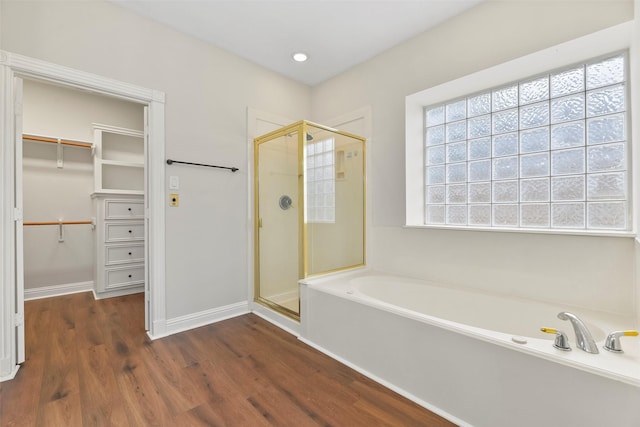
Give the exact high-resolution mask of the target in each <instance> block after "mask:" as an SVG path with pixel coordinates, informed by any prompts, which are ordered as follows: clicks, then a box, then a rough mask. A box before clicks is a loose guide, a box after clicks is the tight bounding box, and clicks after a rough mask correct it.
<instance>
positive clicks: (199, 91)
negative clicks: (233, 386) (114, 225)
mask: <svg viewBox="0 0 640 427" xmlns="http://www.w3.org/2000/svg"><path fill="white" fill-rule="evenodd" d="M632 16H633V4H632V2H630V1H616V0H601V1H579V0H577V1H566V2H565V1H553V2H551V1H545V0H536V1H522V0H508V1H487V2H486V3H483V4H481V5H480V6H478V7H476V8H474V9H471V10H469V11H467V12H465V13H464V14H462V15H460V16H458V17H456V18H454V19H452V20H450V21H448V22H446V23H444V24H442V25H440V26H439V27H437V28H435V29H433V30H431V31H428V32H426V33H424V34H422V35H420V36H418V37H416V38H414V39H412V40H410V41H408V42H406V43H403V44H401V45H399V46H397V47H396V48H393V49H391V50H389V51H387V52H385V53H383V54H382V55H379V56H377V57H375V58H373V59H372V60H370V61H367V62H365V63H363V64H361V65H359V66H356V67H354V68H352V69H351V70H349V71H347V72H345V73H343V74H342V75H340V76H338V77H336V78H333V79H331V80H329V81H327V82H325V83H323V84H321V85H319V86H317V87H315V88H313V89H310V88H308V87H306V86H304V85H301V84H298V83H295V82H292V81H290V80H288V79H286V78H284V77H281V76H278V75H276V74H274V73H272V72H270V71H267V70H265V69H263V68H260V67H258V66H255V65H252V64H250V63H248V62H246V61H244V60H242V59H240V58H238V57H236V56H233V55H231V54H229V53H227V52H224V51H222V50H220V49H216V48H214V47H211V46H208V45H205V44H204V43H202V42H200V41H198V40H196V39H193V38H189V37H187V36H184V35H181V34H179V33H177V32H175V31H173V30H170V29H168V28H166V27H164V26H162V25H159V24H156V23H153V22H151V21H148V20H146V19H142V18H140V17H138V16H137V15H135V14H133V13H131V12H129V11H126V10H123V9H121V8H119V7H117V6H115V5H112V4H110V3H108V2H104V1H80V2H73V1H68V2H67V1H60V2H50V1H29V2H27V1H3V2H2V3H0V20H1V21H0V43H1V44H0V47H1V48H2V49H5V50H8V51H13V52H16V53H20V54H24V55H28V56H32V57H35V58H39V59H43V60H47V61H51V62H54V63H59V64H63V65H67V66H70V67H74V68H78V69H81V70H85V71H90V72H94V73H97V74H100V75H104V76H108V77H112V78H116V79H119V80H123V81H126V82H130V83H134V84H139V85H142V86H146V87H150V88H153V89H157V90H161V91H164V92H166V94H167V104H166V119H167V121H166V133H167V135H166V136H167V140H166V157H171V158H176V159H183V160H190V159H198V160H200V161H207V162H214V163H221V164H231V165H235V166H238V167H240V168H241V171H239V172H237V173H236V174H231V173H225V172H223V171H211V170H203V169H197V168H188V167H180V166H171V167H168V168H167V176H169V175H179V176H180V185H181V188H180V191H179V192H180V201H181V206H180V207H179V208H172V209H169V208H167V224H166V226H167V228H166V243H167V257H166V260H164V262H165V266H166V273H167V304H168V306H167V315H168V316H167V317H168V318H174V317H178V316H181V315H186V314H190V313H196V312H198V311H203V310H207V309H211V308H215V307H219V306H224V305H226V304H231V303H235V302H239V301H243V300H246V298H247V283H248V277H247V274H248V273H247V271H248V261H247V253H248V250H247V239H246V230H247V227H248V226H249V222H248V220H247V218H246V214H245V213H246V212H247V188H248V181H247V180H248V179H249V177H248V176H247V172H246V170H245V169H246V167H245V165H246V164H247V156H248V151H247V150H248V147H247V143H246V135H247V129H246V108H247V107H248V106H249V107H253V108H256V109H259V110H261V111H266V112H271V113H274V114H279V115H283V116H286V117H291V118H292V119H299V118H303V117H304V118H311V119H313V120H315V121H318V122H321V123H322V120H324V119H328V118H331V117H337V116H339V115H342V114H344V113H346V112H349V111H354V110H356V109H358V108H360V107H363V106H367V105H369V106H371V107H372V112H373V122H372V123H373V126H372V139H371V140H370V144H369V146H368V150H369V151H370V153H369V154H370V157H369V158H370V159H371V161H370V162H369V164H368V165H367V167H368V171H369V177H368V178H369V179H368V184H369V190H370V193H369V197H370V199H371V200H370V205H371V206H372V209H371V211H372V212H371V214H370V222H369V224H370V230H369V232H370V237H371V239H370V240H371V242H372V243H371V254H370V255H371V256H370V257H369V264H371V265H373V266H374V267H378V268H381V269H386V270H391V271H399V272H403V273H407V274H410V275H414V276H417V277H425V278H436V279H438V280H442V281H445V282H452V283H459V284H464V285H469V286H479V287H481V288H483V289H489V290H498V291H501V292H506V293H511V294H516V295H525V296H530V297H534V298H541V299H556V300H559V301H562V302H570V303H576V304H582V305H594V304H600V303H599V300H600V299H604V301H605V302H604V305H603V307H602V308H606V309H611V310H617V311H623V312H628V311H629V310H631V309H632V306H633V301H634V299H635V297H634V294H633V278H634V269H635V257H634V252H633V245H632V244H631V242H630V241H629V240H628V239H598V238H589V237H571V236H567V237H565V236H546V235H535V236H534V235H525V234H505V233H481V232H467V231H437V230H410V229H402V225H403V222H404V191H403V188H404V182H403V181H404V160H403V159H404V98H405V96H407V95H409V94H411V93H414V92H416V91H419V90H422V89H425V88H428V87H431V86H434V85H436V84H439V83H443V82H446V81H448V80H451V79H454V78H456V77H460V76H463V75H467V74H469V73H472V72H475V71H478V70H481V69H484V68H486V67H489V66H491V65H495V64H499V63H501V62H504V61H507V60H510V59H513V58H516V57H519V56H522V55H524V54H527V53H530V52H533V51H536V50H540V49H542V48H545V47H549V46H552V45H555V44H557V43H560V42H562V41H566V40H569V39H572V38H575V37H578V36H580V35H584V34H587V33H591V32H593V31H596V30H599V29H602V28H606V27H608V26H611V25H614V24H617V23H620V22H624V21H627V20H630V19H632ZM461 248H462V249H461ZM514 249H515V250H514ZM409 260H412V262H409Z"/></svg>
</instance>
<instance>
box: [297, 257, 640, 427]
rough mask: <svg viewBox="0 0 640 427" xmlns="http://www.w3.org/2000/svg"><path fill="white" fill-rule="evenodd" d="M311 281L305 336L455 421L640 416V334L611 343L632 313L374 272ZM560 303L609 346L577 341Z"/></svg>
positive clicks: (621, 422) (633, 422) (493, 424)
mask: <svg viewBox="0 0 640 427" xmlns="http://www.w3.org/2000/svg"><path fill="white" fill-rule="evenodd" d="M301 284H302V286H301V316H302V317H301V339H302V340H303V341H305V342H307V343H309V344H310V345H312V346H315V347H316V348H318V349H320V350H321V351H324V352H326V353H327V354H330V355H332V356H333V357H335V358H337V359H339V360H341V361H343V362H345V363H347V364H349V365H350V366H352V367H354V368H356V369H358V370H359V371H361V372H362V373H364V374H365V375H368V376H370V377H372V378H374V379H376V380H378V381H380V382H381V383H383V384H385V385H387V386H389V387H391V388H392V389H394V390H396V391H398V392H400V393H401V394H404V395H405V396H407V397H409V398H410V399H412V400H414V401H416V402H418V403H420V404H422V405H423V406H425V407H427V408H429V409H431V410H433V411H435V412H437V413H440V414H441V415H443V416H444V417H446V418H448V419H450V420H451V421H453V422H455V423H457V424H460V425H474V426H487V427H489V426H490V427H497V426H542V425H544V426H556V425H558V426H559V425H564V426H573V425H581V426H594V427H596V426H616V427H618V426H629V427H631V426H634V427H637V426H640V339H638V338H637V337H635V338H623V343H622V344H623V348H624V350H625V353H624V354H614V353H610V352H607V351H605V350H603V349H602V344H603V342H604V338H605V336H606V334H607V333H608V332H610V331H614V330H621V329H634V328H636V327H637V325H635V322H634V320H633V318H630V317H624V316H620V315H615V314H607V313H601V312H595V311H590V310H584V309H580V308H576V307H569V306H556V305H552V304H547V303H541V302H533V301H529V300H524V299H518V298H508V297H502V296H497V295H491V294H487V293H481V292H470V291H469V290H466V289H462V288H453V287H445V286H438V285H437V284H433V283H428V282H424V281H418V280H413V279H409V278H404V277H398V276H392V275H387V274H383V273H378V272H372V271H368V270H363V271H356V272H352V273H347V274H337V275H329V276H324V277H319V278H315V279H307V280H304V281H302V282H301ZM560 311H570V312H573V313H575V314H577V315H578V316H580V317H581V318H582V319H583V320H584V321H585V323H586V324H587V326H588V327H589V329H590V331H591V332H592V334H593V336H594V338H595V339H596V341H597V343H598V347H599V348H600V349H601V351H600V354H595V355H594V354H588V353H586V352H584V351H582V350H580V349H577V348H575V345H574V343H575V335H574V332H573V329H572V327H571V325H570V324H569V323H568V322H565V321H561V320H559V319H558V318H557V317H556V316H557V314H558V313H559V312H560ZM543 326H544V327H553V328H557V329H560V330H563V331H565V332H566V333H567V335H568V336H569V340H570V343H571V346H572V348H573V350H572V351H570V352H562V351H559V350H556V349H555V348H553V346H552V343H553V336H551V335H547V334H543V333H542V332H540V327H543Z"/></svg>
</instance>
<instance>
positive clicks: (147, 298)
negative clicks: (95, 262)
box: [143, 107, 151, 331]
mask: <svg viewBox="0 0 640 427" xmlns="http://www.w3.org/2000/svg"><path fill="white" fill-rule="evenodd" d="M148 156H149V107H144V187H143V188H144V329H145V331H148V330H149V329H150V325H149V323H150V322H149V319H150V318H151V283H150V281H149V259H150V257H149V241H150V240H151V239H150V236H149V212H150V210H149V187H148V185H149V176H148V174H149V165H148V164H149V162H148Z"/></svg>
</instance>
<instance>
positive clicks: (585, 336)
mask: <svg viewBox="0 0 640 427" xmlns="http://www.w3.org/2000/svg"><path fill="white" fill-rule="evenodd" d="M558 319H560V320H568V321H570V322H571V326H573V330H574V331H575V333H576V346H577V347H578V348H579V349H581V350H584V351H586V352H587V353H593V354H598V353H599V351H598V346H596V342H595V341H594V339H593V336H591V332H589V329H587V325H585V324H584V322H583V321H582V320H580V318H579V317H578V316H576V315H575V314H573V313H569V312H568V311H562V312H560V313H558Z"/></svg>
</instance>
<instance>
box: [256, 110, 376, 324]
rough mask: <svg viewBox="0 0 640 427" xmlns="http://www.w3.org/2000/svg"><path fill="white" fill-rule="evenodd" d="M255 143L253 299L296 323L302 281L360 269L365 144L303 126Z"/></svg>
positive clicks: (346, 135)
mask: <svg viewBox="0 0 640 427" xmlns="http://www.w3.org/2000/svg"><path fill="white" fill-rule="evenodd" d="M254 143H255V151H254V153H255V158H254V161H255V169H254V170H255V181H254V195H255V201H254V203H255V292H254V299H255V300H256V301H257V302H259V303H261V304H264V305H266V306H268V307H270V308H272V309H274V310H276V311H278V312H280V313H282V314H285V315H287V316H289V317H291V318H294V319H299V318H300V298H299V290H298V280H299V279H302V278H305V277H309V276H314V275H317V274H321V273H326V272H331V271H338V270H343V269H348V268H353V267H358V266H362V265H364V264H365V175H366V174H365V157H366V156H365V139H364V138H362V137H359V136H356V135H352V134H349V133H347V132H341V131H338V130H335V129H331V128H328V127H326V126H322V125H318V124H315V123H311V122H308V121H304V120H303V121H300V122H296V123H294V124H291V125H289V126H286V127H284V128H281V129H278V130H276V131H273V132H270V133H268V134H266V135H263V136H261V137H258V138H256V139H255V140H254Z"/></svg>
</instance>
